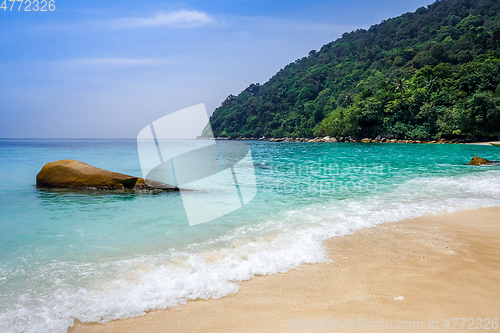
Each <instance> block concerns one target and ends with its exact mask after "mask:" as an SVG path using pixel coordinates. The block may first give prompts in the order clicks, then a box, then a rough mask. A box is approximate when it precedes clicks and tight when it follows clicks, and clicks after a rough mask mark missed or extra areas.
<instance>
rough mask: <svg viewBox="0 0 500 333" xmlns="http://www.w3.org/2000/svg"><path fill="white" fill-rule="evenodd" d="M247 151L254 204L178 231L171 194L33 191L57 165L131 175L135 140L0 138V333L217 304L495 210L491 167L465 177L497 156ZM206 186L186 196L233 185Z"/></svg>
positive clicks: (422, 148)
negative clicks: (194, 302) (255, 284)
mask: <svg viewBox="0 0 500 333" xmlns="http://www.w3.org/2000/svg"><path fill="white" fill-rule="evenodd" d="M247 143H248V145H249V146H250V149H251V154H252V157H253V163H254V170H255V175H256V182H257V189H258V190H257V195H256V196H255V198H254V199H253V200H252V201H250V203H248V204H247V205H245V206H244V207H243V208H241V209H239V210H237V211H235V212H232V213H230V214H227V215H225V216H222V217H220V218H218V219H215V220H213V221H210V222H207V223H202V224H199V225H195V226H190V225H189V223H188V222H187V217H186V213H185V211H184V208H183V200H182V197H181V195H180V194H179V193H163V194H152V193H135V194H134V193H123V194H120V193H106V192H89V191H87V192H71V191H45V190H39V189H36V188H35V186H34V185H35V176H36V174H37V173H38V171H39V170H40V169H41V167H42V166H43V165H44V164H45V163H48V162H51V161H54V160H59V159H65V158H72V159H76V160H81V161H84V162H86V163H88V164H91V165H94V166H97V167H100V168H104V169H108V170H112V171H116V172H122V173H126V174H131V175H137V176H141V175H142V173H141V169H140V163H139V157H138V153H137V146H136V142H135V140H14V139H2V140H0V166H1V170H2V173H1V174H0V184H1V185H2V188H3V191H2V192H1V193H0V330H1V331H2V332H21V331H24V332H30V331H33V332H58V331H59V332H64V331H66V329H67V327H69V326H71V325H72V323H73V320H74V319H75V318H77V319H79V320H80V321H83V322H85V321H109V320H112V319H117V318H125V317H129V316H134V315H140V314H143V313H144V312H145V311H147V310H150V309H156V308H165V307H169V306H176V305H178V304H181V303H183V302H185V301H186V300H189V299H196V298H210V297H214V298H218V297H222V296H225V295H227V294H230V293H234V292H236V291H237V290H238V284H237V282H238V281H242V280H245V279H249V278H251V277H252V276H254V275H255V274H273V273H277V272H284V271H287V270H288V269H290V268H293V267H296V266H297V265H300V264H302V263H313V262H319V261H323V260H325V256H324V255H325V252H324V249H323V247H322V244H321V241H322V240H324V239H326V238H329V237H333V236H336V235H342V234H346V233H349V232H352V231H354V230H357V229H360V228H367V227H372V226H374V225H376V224H377V223H382V222H396V221H400V220H402V219H405V218H409V217H416V216H421V215H424V214H429V213H439V212H448V211H455V210H460V209H467V208H476V207H484V206H492V205H500V182H499V180H500V166H479V167H478V166H467V165H465V164H466V163H467V162H468V161H469V160H470V159H471V158H472V156H474V155H477V156H481V157H483V158H487V159H492V160H500V148H499V147H494V146H477V145H438V144H425V145H424V144H421V145H417V144H345V143H269V142H260V141H259V142H250V141H249V142H247ZM183 144H184V145H188V146H189V145H193V146H195V145H197V144H199V142H195V141H193V142H189V141H186V142H183ZM247 167H251V165H247ZM217 186H219V187H220V188H214V189H208V191H207V189H205V191H200V192H196V193H193V194H192V195H197V196H213V195H214V193H215V192H218V193H219V192H220V191H222V192H223V190H224V187H225V186H232V184H224V183H222V184H217ZM241 186H245V183H243V184H242V185H241ZM210 190H213V191H212V192H210ZM214 209H216V208H215V207H214Z"/></svg>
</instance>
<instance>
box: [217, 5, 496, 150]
mask: <svg viewBox="0 0 500 333" xmlns="http://www.w3.org/2000/svg"><path fill="white" fill-rule="evenodd" d="M499 9H500V2H499V1H494V0H443V1H437V2H435V3H433V4H431V5H429V6H428V7H427V8H424V7H422V8H419V9H417V10H416V11H415V12H414V13H406V14H404V15H402V16H400V17H397V18H393V19H389V20H387V21H383V22H382V23H380V24H378V25H374V26H372V27H370V29H368V30H356V31H353V32H351V33H345V34H344V35H343V36H342V38H339V39H337V40H336V41H334V42H331V43H329V44H326V45H324V46H323V47H322V48H321V50H320V51H318V52H317V51H314V50H313V51H311V52H309V56H307V57H304V58H302V59H299V60H297V61H295V62H294V63H291V64H289V65H287V66H286V67H285V68H283V69H282V70H280V71H279V72H278V73H277V74H276V75H274V76H273V77H272V78H271V79H270V80H269V81H268V82H267V83H265V84H263V85H259V84H251V85H250V86H249V87H248V88H246V89H245V90H244V91H242V92H241V93H240V94H239V95H238V96H234V95H230V96H229V97H227V99H226V100H225V101H224V102H223V103H222V105H221V106H220V107H219V108H217V109H216V110H215V111H214V113H213V115H212V117H211V118H210V124H211V126H212V130H213V132H214V135H215V136H229V137H262V136H266V137H313V136H324V135H329V136H334V137H340V136H351V137H353V138H358V139H359V138H361V137H376V136H378V135H381V136H384V137H387V138H396V139H415V140H420V139H431V138H434V139H435V138H441V137H446V138H479V137H495V136H499V135H500V17H499V16H498V13H499Z"/></svg>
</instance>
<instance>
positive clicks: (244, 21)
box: [0, 0, 433, 138]
mask: <svg viewBox="0 0 500 333" xmlns="http://www.w3.org/2000/svg"><path fill="white" fill-rule="evenodd" d="M431 2H433V1H430V0H379V1H373V0H351V1H345V0H342V1H338V0H319V1H316V0H311V1H296V0H287V1H283V0H278V1H269V0H267V1H266V0H231V1H229V0H222V1H218V0H212V1H199V0H191V1H190V0H188V1H155V0H141V1H129V0H121V1H115V0H110V1H102V0H99V1H98V0H85V1H82V0H79V1H76V0H55V10H54V11H46V12H41V11H40V10H39V11H34V9H35V8H34V7H33V4H34V3H32V7H31V8H28V9H32V11H25V10H24V9H26V4H24V3H23V4H22V5H21V8H20V10H19V5H20V3H21V2H20V1H19V0H18V1H17V2H16V3H15V4H14V5H13V6H12V7H13V8H12V11H11V10H10V9H11V5H12V2H9V1H7V10H4V9H3V8H2V9H0V114H1V121H0V137H1V138H135V137H136V136H137V134H138V133H139V131H140V130H141V129H142V128H143V127H144V126H146V125H147V124H149V123H151V122H152V121H154V120H156V119H158V118H160V117H163V116H165V115H167V114H169V113H171V112H174V111H176V110H180V109H183V108H186V107H189V106H192V105H195V104H199V103H205V105H206V108H207V111H208V112H209V113H211V112H213V110H214V109H215V108H216V107H218V106H219V105H220V103H221V102H222V101H223V100H224V99H225V98H226V97H227V96H228V95H229V94H235V95H236V94H238V93H239V92H240V91H241V90H243V89H244V88H246V87H247V86H248V85H249V84H250V83H257V82H258V83H264V82H266V81H267V80H268V79H269V78H270V77H271V76H272V75H273V74H274V73H276V72H277V71H278V70H280V69H281V68H283V67H284V66H285V65H287V64H288V63H290V62H292V61H295V60H296V59H299V58H301V57H303V56H306V55H307V54H308V52H309V51H310V50H313V49H315V50H319V49H320V48H321V46H322V45H324V44H326V43H328V42H330V41H333V40H335V39H336V38H338V37H340V36H341V35H342V33H344V32H346V31H352V30H354V29H357V28H368V27H370V25H372V24H376V23H379V22H380V21H381V20H383V19H387V18H390V17H395V16H398V15H400V14H402V13H405V12H408V11H413V10H415V9H416V8H418V7H421V6H426V5H428V4H430V3H431ZM46 9H48V6H46ZM186 122H189V119H186Z"/></svg>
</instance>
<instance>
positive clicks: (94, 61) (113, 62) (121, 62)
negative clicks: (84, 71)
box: [57, 58, 171, 67]
mask: <svg viewBox="0 0 500 333" xmlns="http://www.w3.org/2000/svg"><path fill="white" fill-rule="evenodd" d="M57 63H58V64H66V65H82V66H113V67H139V66H156V65H167V64H170V63H171V61H168V60H165V59H133V58H87V59H70V60H66V61H60V62H57Z"/></svg>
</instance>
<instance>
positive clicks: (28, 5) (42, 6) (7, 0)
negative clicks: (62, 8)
mask: <svg viewBox="0 0 500 333" xmlns="http://www.w3.org/2000/svg"><path fill="white" fill-rule="evenodd" d="M0 1H1V0H0ZM23 4H24V6H23ZM0 9H3V11H4V12H6V11H7V9H8V10H9V11H10V12H11V11H13V10H14V11H15V10H16V9H17V11H18V12H20V11H24V12H38V11H40V12H46V11H47V10H49V11H51V12H53V11H54V10H56V0H49V1H47V0H40V1H39V0H3V2H2V5H1V6H0Z"/></svg>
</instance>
